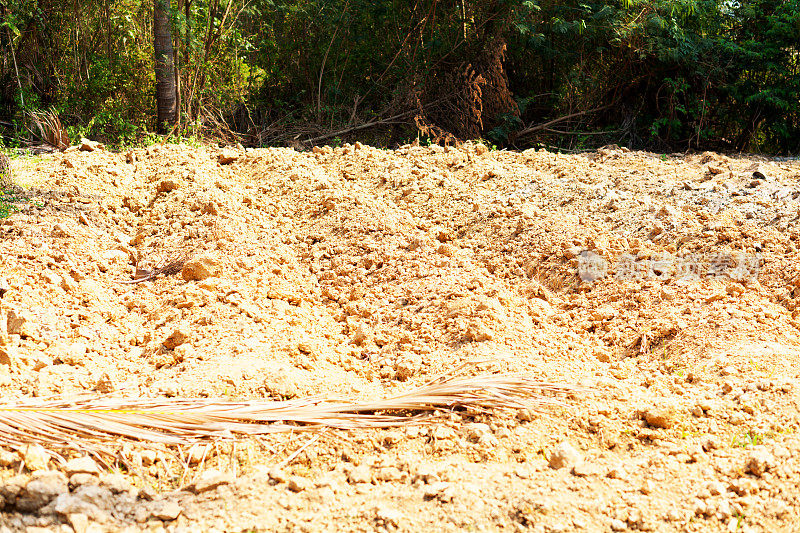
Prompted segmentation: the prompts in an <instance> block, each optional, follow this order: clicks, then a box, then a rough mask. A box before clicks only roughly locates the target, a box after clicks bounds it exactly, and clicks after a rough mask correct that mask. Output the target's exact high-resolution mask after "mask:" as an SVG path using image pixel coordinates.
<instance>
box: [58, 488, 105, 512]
mask: <svg viewBox="0 0 800 533" xmlns="http://www.w3.org/2000/svg"><path fill="white" fill-rule="evenodd" d="M113 498H114V497H113V495H112V494H111V491H110V490H108V489H107V488H105V487H100V486H98V485H83V486H81V487H79V488H78V489H77V490H75V492H74V493H73V494H70V493H68V492H65V493H64V494H61V495H59V496H58V498H56V500H55V511H56V513H58V514H60V515H62V516H69V515H71V514H77V513H80V514H85V515H87V516H89V517H90V518H91V519H93V520H98V521H103V520H104V519H105V516H106V513H105V511H106V510H107V509H111V508H112V507H114V502H113Z"/></svg>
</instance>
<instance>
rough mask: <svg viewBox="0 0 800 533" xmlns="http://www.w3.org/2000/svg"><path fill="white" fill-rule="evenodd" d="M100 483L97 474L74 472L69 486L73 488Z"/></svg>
mask: <svg viewBox="0 0 800 533" xmlns="http://www.w3.org/2000/svg"><path fill="white" fill-rule="evenodd" d="M99 483H100V481H99V480H98V479H97V476H94V475H92V474H72V475H71V476H70V477H69V486H70V487H72V488H76V487H80V486H81V485H97V484H99Z"/></svg>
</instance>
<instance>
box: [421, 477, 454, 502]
mask: <svg viewBox="0 0 800 533" xmlns="http://www.w3.org/2000/svg"><path fill="white" fill-rule="evenodd" d="M422 495H423V497H424V498H425V499H426V500H432V499H434V498H436V499H438V500H439V501H441V502H444V503H446V502H449V501H452V499H453V496H454V495H455V488H454V486H453V485H452V484H451V483H448V482H447V481H438V482H436V483H431V484H430V485H425V488H424V490H423V491H422Z"/></svg>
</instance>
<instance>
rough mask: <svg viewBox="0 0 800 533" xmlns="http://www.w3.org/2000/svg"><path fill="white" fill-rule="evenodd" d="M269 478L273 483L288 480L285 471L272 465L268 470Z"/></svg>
mask: <svg viewBox="0 0 800 533" xmlns="http://www.w3.org/2000/svg"><path fill="white" fill-rule="evenodd" d="M268 475H269V478H270V479H271V480H272V481H274V482H275V483H286V482H287V481H289V476H287V475H286V472H284V471H283V470H281V469H280V468H278V467H274V468H272V469H271V470H270V471H269V474H268Z"/></svg>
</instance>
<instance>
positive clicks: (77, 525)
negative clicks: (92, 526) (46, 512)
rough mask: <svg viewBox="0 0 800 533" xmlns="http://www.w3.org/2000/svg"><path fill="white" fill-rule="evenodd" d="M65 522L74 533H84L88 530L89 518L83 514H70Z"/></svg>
mask: <svg viewBox="0 0 800 533" xmlns="http://www.w3.org/2000/svg"><path fill="white" fill-rule="evenodd" d="M67 522H69V525H71V526H72V529H74V530H75V533H86V530H87V529H88V528H89V517H88V516H86V515H85V514H83V513H71V514H68V515H67Z"/></svg>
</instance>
